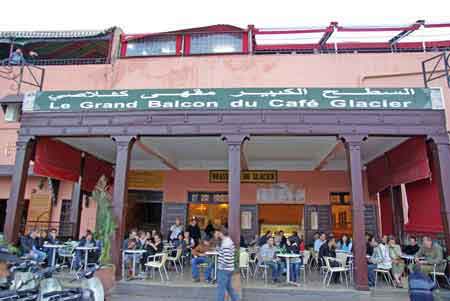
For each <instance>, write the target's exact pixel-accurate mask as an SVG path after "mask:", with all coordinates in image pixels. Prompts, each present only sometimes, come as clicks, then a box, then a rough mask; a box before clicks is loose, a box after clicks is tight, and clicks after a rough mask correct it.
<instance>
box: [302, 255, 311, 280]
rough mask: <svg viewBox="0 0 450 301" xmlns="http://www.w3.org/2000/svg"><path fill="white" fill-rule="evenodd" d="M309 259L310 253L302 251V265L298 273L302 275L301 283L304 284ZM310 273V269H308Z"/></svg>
mask: <svg viewBox="0 0 450 301" xmlns="http://www.w3.org/2000/svg"><path fill="white" fill-rule="evenodd" d="M310 258H311V252H310V251H307V250H305V251H303V265H302V266H301V267H300V272H301V273H303V282H304V283H306V269H307V268H308V267H309V260H310ZM310 271H311V269H310Z"/></svg>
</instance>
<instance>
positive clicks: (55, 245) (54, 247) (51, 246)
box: [44, 244, 65, 267]
mask: <svg viewBox="0 0 450 301" xmlns="http://www.w3.org/2000/svg"><path fill="white" fill-rule="evenodd" d="M64 247H65V245H60V244H44V248H47V249H53V252H52V253H53V254H52V261H51V266H52V267H53V266H55V261H56V251H57V250H58V249H61V248H64Z"/></svg>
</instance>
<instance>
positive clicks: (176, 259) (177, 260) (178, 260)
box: [167, 248, 183, 273]
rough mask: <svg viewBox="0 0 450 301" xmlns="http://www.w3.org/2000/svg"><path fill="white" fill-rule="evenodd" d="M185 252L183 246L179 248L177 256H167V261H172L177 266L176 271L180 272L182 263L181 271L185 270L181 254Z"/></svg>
mask: <svg viewBox="0 0 450 301" xmlns="http://www.w3.org/2000/svg"><path fill="white" fill-rule="evenodd" d="M182 253H183V250H182V249H181V248H178V249H177V251H176V253H175V256H167V261H169V262H172V263H173V265H174V266H175V271H176V272H177V273H178V272H179V271H178V266H177V264H178V265H180V272H181V273H182V272H183V265H182V264H181V254H182Z"/></svg>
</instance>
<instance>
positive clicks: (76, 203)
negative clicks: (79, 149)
mask: <svg viewBox="0 0 450 301" xmlns="http://www.w3.org/2000/svg"><path fill="white" fill-rule="evenodd" d="M84 158H85V155H84V153H82V154H81V166H80V167H81V168H80V176H79V177H78V182H75V183H73V185H72V200H71V206H70V224H71V225H72V237H73V239H75V240H76V239H78V238H79V236H80V221H81V208H82V203H81V202H82V198H83V191H82V189H81V187H82V184H83V183H82V182H83V173H84Z"/></svg>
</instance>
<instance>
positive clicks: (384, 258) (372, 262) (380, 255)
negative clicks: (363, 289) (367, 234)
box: [368, 237, 392, 287]
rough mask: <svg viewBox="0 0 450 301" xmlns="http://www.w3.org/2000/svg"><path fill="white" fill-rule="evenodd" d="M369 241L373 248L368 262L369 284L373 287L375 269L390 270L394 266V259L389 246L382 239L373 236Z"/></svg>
mask: <svg viewBox="0 0 450 301" xmlns="http://www.w3.org/2000/svg"><path fill="white" fill-rule="evenodd" d="M369 243H370V246H371V247H372V249H373V253H372V256H371V257H370V258H369V264H368V278H369V286H370V287H372V286H374V285H375V269H384V270H390V269H391V268H392V261H391V257H390V256H389V251H388V249H387V247H386V246H385V245H383V244H382V243H381V241H378V240H376V239H375V238H374V237H372V238H371V240H370V242H369Z"/></svg>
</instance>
